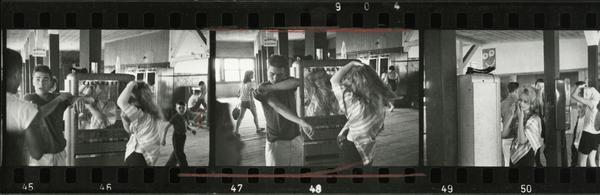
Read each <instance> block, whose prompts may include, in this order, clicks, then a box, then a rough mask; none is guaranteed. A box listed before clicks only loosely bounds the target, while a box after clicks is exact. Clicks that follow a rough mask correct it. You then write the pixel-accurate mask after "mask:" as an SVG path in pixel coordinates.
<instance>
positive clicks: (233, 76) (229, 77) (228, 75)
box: [225, 70, 240, 82]
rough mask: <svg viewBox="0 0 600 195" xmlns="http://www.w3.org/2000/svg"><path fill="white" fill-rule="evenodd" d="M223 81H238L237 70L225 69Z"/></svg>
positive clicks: (238, 73) (238, 74)
mask: <svg viewBox="0 0 600 195" xmlns="http://www.w3.org/2000/svg"><path fill="white" fill-rule="evenodd" d="M225 81H227V82H234V81H240V72H239V70H226V71H225Z"/></svg>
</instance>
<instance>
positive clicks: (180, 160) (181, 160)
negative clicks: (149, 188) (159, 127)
mask: <svg viewBox="0 0 600 195" xmlns="http://www.w3.org/2000/svg"><path fill="white" fill-rule="evenodd" d="M185 139H186V136H185V134H183V135H180V134H173V152H172V153H171V156H170V157H169V160H168V161H167V164H166V165H165V166H175V165H176V164H179V166H180V167H187V166H188V163H187V159H186V157H185V153H184V152H183V148H184V146H185Z"/></svg>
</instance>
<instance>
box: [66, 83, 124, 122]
mask: <svg viewBox="0 0 600 195" xmlns="http://www.w3.org/2000/svg"><path fill="white" fill-rule="evenodd" d="M78 96H79V98H78V99H77V100H76V101H75V112H76V115H77V117H78V120H77V121H78V129H107V128H113V127H120V126H119V124H120V117H119V116H120V110H119V107H118V106H117V98H118V97H119V81H117V80H81V81H79V94H78ZM118 123H119V124H118Z"/></svg>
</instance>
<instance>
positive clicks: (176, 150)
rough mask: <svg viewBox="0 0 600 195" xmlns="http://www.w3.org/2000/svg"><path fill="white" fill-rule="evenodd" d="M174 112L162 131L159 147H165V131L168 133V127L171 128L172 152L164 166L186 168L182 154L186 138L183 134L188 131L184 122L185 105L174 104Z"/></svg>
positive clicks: (186, 164) (185, 160) (185, 161)
mask: <svg viewBox="0 0 600 195" xmlns="http://www.w3.org/2000/svg"><path fill="white" fill-rule="evenodd" d="M175 110H176V111H177V113H176V114H175V115H173V117H171V119H170V120H169V124H168V125H167V126H166V127H165V129H164V130H163V136H162V141H161V145H163V146H164V145H165V144H166V143H167V141H166V138H167V131H169V127H171V126H173V135H172V139H173V152H172V153H171V156H170V157H169V160H167V164H166V165H165V166H175V165H176V164H179V166H180V167H187V166H188V162H187V158H186V156H185V152H184V148H185V147H184V146H185V139H186V138H187V137H186V135H185V133H186V131H187V130H189V128H188V126H187V123H186V121H185V117H184V116H185V103H183V102H182V101H180V102H177V103H176V104H175Z"/></svg>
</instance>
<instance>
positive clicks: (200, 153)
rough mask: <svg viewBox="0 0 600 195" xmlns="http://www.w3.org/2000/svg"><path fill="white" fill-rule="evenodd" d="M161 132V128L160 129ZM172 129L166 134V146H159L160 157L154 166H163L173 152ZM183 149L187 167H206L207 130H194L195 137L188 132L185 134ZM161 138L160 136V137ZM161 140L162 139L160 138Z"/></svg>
mask: <svg viewBox="0 0 600 195" xmlns="http://www.w3.org/2000/svg"><path fill="white" fill-rule="evenodd" d="M161 132H162V128H161ZM172 135H173V127H171V129H170V130H169V132H168V133H167V139H166V142H167V143H166V145H165V146H161V148H160V155H159V157H158V160H157V161H156V165H155V166H165V164H166V163H167V160H169V156H170V155H171V153H172V152H173V142H172V139H171V137H172ZM186 135H187V138H186V140H185V147H184V149H183V152H184V153H185V155H186V158H187V161H188V166H208V158H209V157H208V153H209V143H208V140H209V132H208V128H206V127H205V128H201V129H196V135H193V134H192V133H191V132H189V131H188V133H187V134H186ZM161 136H162V135H161ZM161 139H162V137H161Z"/></svg>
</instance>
